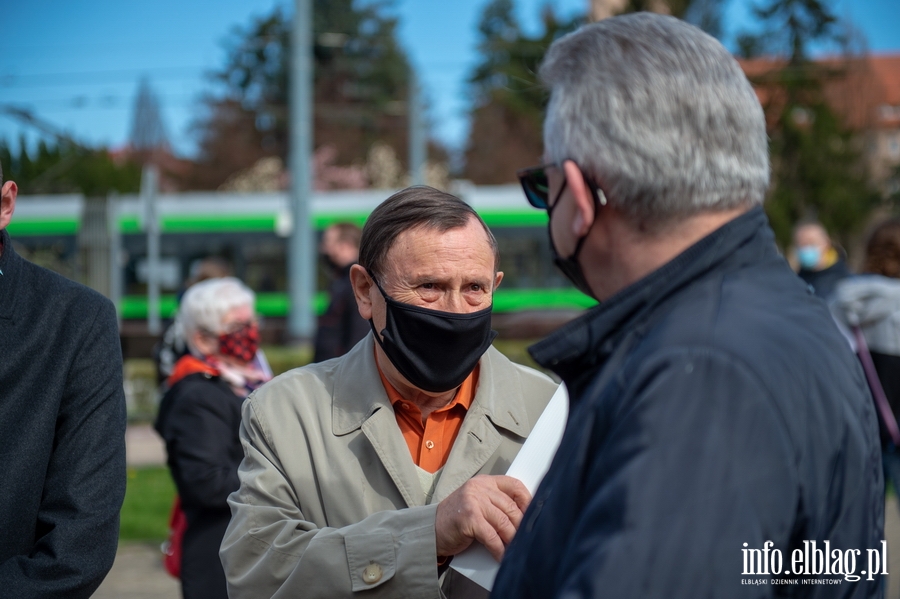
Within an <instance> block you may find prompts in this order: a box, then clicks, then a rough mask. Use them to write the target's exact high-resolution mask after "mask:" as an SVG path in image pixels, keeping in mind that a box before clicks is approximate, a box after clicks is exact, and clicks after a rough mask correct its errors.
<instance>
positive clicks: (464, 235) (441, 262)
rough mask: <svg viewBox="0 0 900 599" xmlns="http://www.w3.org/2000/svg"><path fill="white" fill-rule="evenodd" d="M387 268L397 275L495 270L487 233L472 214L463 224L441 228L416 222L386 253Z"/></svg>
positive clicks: (495, 263)
mask: <svg viewBox="0 0 900 599" xmlns="http://www.w3.org/2000/svg"><path fill="white" fill-rule="evenodd" d="M386 258H387V259H386V261H385V262H386V264H385V266H386V267H387V270H388V271H389V272H392V273H393V274H396V275H400V276H410V275H415V276H421V275H424V274H428V273H429V272H433V273H435V274H437V273H439V272H440V273H444V274H445V275H448V274H452V273H453V272H456V271H460V272H463V271H465V272H469V273H472V272H476V271H479V270H487V271H490V274H493V273H494V272H496V270H497V268H498V266H499V265H498V264H497V260H496V259H495V253H494V248H493V246H492V245H491V242H490V239H489V238H488V234H487V232H486V231H485V230H484V227H483V226H482V225H481V223H480V222H479V221H478V219H476V218H475V217H472V218H470V219H469V221H468V223H467V224H466V226H464V227H454V228H452V229H446V230H443V231H442V230H440V229H438V228H435V227H430V226H427V225H417V226H415V227H412V228H410V229H407V230H405V231H403V232H402V233H400V234H399V235H397V237H396V238H395V239H394V241H393V243H391V246H390V249H388V251H387V255H386Z"/></svg>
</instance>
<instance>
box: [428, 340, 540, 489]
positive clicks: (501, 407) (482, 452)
mask: <svg viewBox="0 0 900 599" xmlns="http://www.w3.org/2000/svg"><path fill="white" fill-rule="evenodd" d="M480 364H481V372H480V373H479V375H478V389H477V390H476V392H475V400H474V401H473V402H472V406H471V407H470V408H469V412H468V414H466V418H465V420H463V424H462V427H460V429H459V434H458V435H457V437H456V441H454V443H453V449H451V450H450V456H449V457H448V458H447V463H446V464H445V465H444V471H443V472H442V473H441V478H440V480H439V481H438V485H437V488H436V489H435V492H434V496H433V497H432V500H431V501H432V503H438V502H440V501H441V500H443V499H444V498H446V497H447V495H449V494H450V493H452V492H453V491H455V490H456V489H458V488H459V487H460V486H462V484H463V483H465V482H466V481H467V480H469V479H470V478H472V477H473V476H475V475H476V474H478V472H479V470H481V469H482V468H483V467H484V465H485V464H486V463H487V461H488V460H489V459H490V458H491V456H492V455H494V452H495V451H497V448H498V447H499V446H500V443H501V442H502V441H503V435H502V434H501V432H500V430H499V429H505V430H507V431H509V432H511V433H513V434H514V435H516V436H518V437H522V438H523V439H524V437H526V436H527V435H528V433H529V432H531V426H532V423H530V422H529V420H528V414H527V412H526V411H525V407H524V405H523V404H522V401H521V398H522V388H521V384H520V382H519V377H518V375H517V373H516V372H515V369H514V368H512V366H511V365H510V364H509V360H507V359H506V358H505V357H504V356H503V355H502V354H500V352H498V351H497V350H496V349H494V348H493V347H490V348H488V351H487V352H485V354H484V356H483V357H482V358H481V362H480Z"/></svg>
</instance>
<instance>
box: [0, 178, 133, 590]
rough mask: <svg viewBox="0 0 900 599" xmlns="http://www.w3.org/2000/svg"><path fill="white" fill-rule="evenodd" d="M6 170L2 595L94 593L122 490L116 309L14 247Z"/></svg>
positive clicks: (1, 203) (0, 295) (1, 241)
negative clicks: (26, 258)
mask: <svg viewBox="0 0 900 599" xmlns="http://www.w3.org/2000/svg"><path fill="white" fill-rule="evenodd" d="M2 181H3V171H2V169H0V185H2V187H0V442H2V446H0V596H2V597H10V598H13V597H15V598H19V597H66V598H67V599H69V598H72V599H79V598H82V597H90V596H91V594H92V593H93V592H94V591H95V590H96V589H97V587H98V586H100V583H101V582H102V581H103V578H104V577H105V576H106V574H107V572H109V569H110V568H111V567H112V565H113V560H114V558H115V555H116V546H117V543H118V537H119V510H120V509H121V507H122V500H123V499H124V497H125V392H124V389H123V387H122V351H121V345H120V341H119V328H118V324H117V322H116V310H115V307H113V304H112V302H110V301H109V300H108V299H106V298H105V297H103V296H102V295H100V294H99V293H97V292H96V291H93V290H92V289H88V288H87V287H85V286H83V285H79V284H78V283H75V282H73V281H70V280H68V279H66V278H65V277H62V276H60V275H58V274H56V273H53V272H50V271H49V270H46V269H44V268H41V267H39V266H36V265H34V264H32V263H30V262H28V261H27V260H25V259H23V258H22V257H21V256H19V255H18V254H17V253H16V251H15V249H14V248H13V245H12V241H11V239H10V236H9V233H8V232H7V231H6V228H7V225H9V223H10V221H11V220H12V216H13V212H14V210H15V206H16V196H17V194H18V189H17V187H16V184H15V182H13V181H7V182H6V183H2Z"/></svg>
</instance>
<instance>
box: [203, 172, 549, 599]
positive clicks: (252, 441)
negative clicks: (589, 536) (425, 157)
mask: <svg viewBox="0 0 900 599" xmlns="http://www.w3.org/2000/svg"><path fill="white" fill-rule="evenodd" d="M498 266H499V253H498V250H497V242H496V240H495V239H494V237H493V235H492V234H491V232H490V230H489V229H488V228H487V226H486V225H485V224H484V222H483V221H482V220H481V218H480V217H479V216H478V215H477V214H476V213H475V211H474V210H472V208H471V207H470V206H468V205H467V204H466V203H465V202H463V201H462V200H460V199H459V198H457V197H455V196H452V195H450V194H447V193H444V192H441V191H438V190H436V189H432V188H430V187H424V186H421V187H412V188H409V189H405V190H403V191H400V192H398V193H396V194H394V195H393V196H391V197H390V198H388V199H387V200H385V201H384V202H383V203H382V204H381V205H379V206H378V207H377V208H376V209H375V210H374V211H373V212H372V214H371V215H370V216H369V218H368V220H367V221H366V225H365V227H364V229H363V234H362V240H361V244H360V251H359V264H356V265H354V266H353V267H352V268H351V271H350V280H351V282H352V284H353V290H354V293H355V296H356V302H357V304H358V309H359V313H360V315H361V316H362V317H363V318H364V319H366V320H367V321H369V323H370V326H371V328H372V333H370V334H369V335H367V336H366V338H365V339H363V340H362V341H360V342H359V343H358V344H357V345H356V346H355V347H354V348H353V349H352V350H351V351H350V352H349V353H348V354H346V355H345V356H342V357H340V358H337V359H335V360H329V361H327V362H323V363H319V364H312V365H309V366H306V367H303V368H299V369H296V370H292V371H290V372H288V373H286V374H284V375H281V376H280V377H277V378H276V379H274V380H272V381H271V382H270V383H268V384H267V385H265V386H264V387H263V388H262V389H259V390H258V391H256V392H254V393H253V394H252V395H251V396H250V398H249V399H248V400H247V401H246V402H245V404H244V414H243V422H242V425H241V439H242V441H243V444H244V455H245V457H244V461H243V463H242V464H241V467H240V470H239V473H238V474H239V478H240V481H241V488H240V490H239V491H237V492H235V493H233V494H232V495H231V497H230V498H229V504H230V505H231V511H232V519H231V524H230V525H229V527H228V531H227V532H226V535H225V540H224V541H223V543H222V550H221V553H220V555H221V557H222V563H223V565H224V567H225V574H226V577H227V579H228V585H229V596H230V597H231V598H232V599H241V598H244V597H295V596H303V597H306V598H319V597H321V598H328V599H334V598H341V597H354V596H357V594H358V593H359V595H358V596H365V597H372V598H377V597H383V598H392V599H393V598H395V597H417V598H420V597H421V598H426V599H427V598H435V599H438V598H440V597H442V596H444V595H446V596H448V597H451V598H453V597H473V596H477V595H475V594H473V588H472V585H474V583H469V582H467V579H465V578H463V577H462V576H460V575H458V574H456V573H455V572H453V571H452V570H451V571H446V566H447V563H448V561H449V559H450V558H452V556H454V555H456V554H457V553H459V552H461V551H462V550H464V549H465V548H466V547H468V546H469V545H470V544H471V543H472V542H473V540H477V541H478V542H480V543H482V544H484V545H485V546H486V547H487V548H488V549H489V550H490V551H491V553H492V554H493V555H494V556H495V557H496V558H498V559H499V558H500V557H501V556H502V554H503V551H504V548H505V546H506V545H507V544H508V543H509V541H510V539H511V538H512V536H513V534H515V531H516V529H517V528H518V525H519V522H520V520H521V516H522V512H523V511H524V510H525V508H526V507H527V505H528V501H529V499H530V493H529V492H528V491H527V489H525V487H524V485H522V483H521V482H519V481H517V480H515V479H513V478H509V477H507V476H501V475H502V474H503V473H505V472H506V470H507V468H508V467H509V465H510V463H511V462H512V459H513V458H514V457H515V455H516V454H517V453H518V451H519V448H520V447H521V445H522V443H523V442H524V439H525V437H526V436H527V435H528V434H529V433H530V432H531V429H532V427H533V426H534V424H535V422H536V421H537V419H538V417H539V415H540V414H541V412H542V411H543V409H544V407H545V406H546V404H547V402H548V401H549V399H550V397H551V395H552V394H553V393H554V391H555V390H556V387H557V385H556V384H555V383H553V382H552V381H551V380H550V379H549V378H547V377H546V376H544V375H543V374H541V373H539V372H536V371H534V370H531V369H529V368H526V367H524V366H519V365H517V364H513V363H512V362H510V361H509V360H507V359H506V358H505V357H504V356H503V355H502V354H500V352H498V351H497V350H495V349H494V348H493V347H491V341H492V340H493V338H494V336H495V335H496V334H495V333H494V332H493V331H491V308H492V303H493V294H494V290H495V289H496V288H497V286H498V285H499V284H500V281H501V279H502V278H503V273H502V272H499V271H498Z"/></svg>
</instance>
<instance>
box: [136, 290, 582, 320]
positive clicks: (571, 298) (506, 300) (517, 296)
mask: <svg viewBox="0 0 900 599" xmlns="http://www.w3.org/2000/svg"><path fill="white" fill-rule="evenodd" d="M596 303H597V302H596V301H594V300H593V299H591V298H589V297H587V296H586V295H584V294H582V293H581V292H579V291H578V290H576V289H571V288H566V289H506V290H504V289H498V290H497V293H495V294H494V311H495V312H497V313H506V312H520V311H523V310H581V309H584V308H590V307H591V306H594V305H596ZM120 306H121V313H122V318H126V319H143V318H147V297H146V296H143V295H127V296H125V297H123V298H122V301H121V304H120ZM313 306H314V308H315V311H316V314H317V315H318V314H322V313H323V312H325V308H326V307H327V306H328V294H327V293H326V292H324V291H320V292H318V293H316V296H315V299H314V301H313ZM289 307H290V301H289V300H288V295H287V294H286V293H258V294H256V311H257V312H259V313H260V314H262V315H263V316H269V317H275V318H280V317H286V316H287V314H288V308H289ZM175 308H176V303H175V296H174V295H163V296H162V297H161V298H160V316H161V317H162V318H172V317H173V316H174V314H175Z"/></svg>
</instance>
